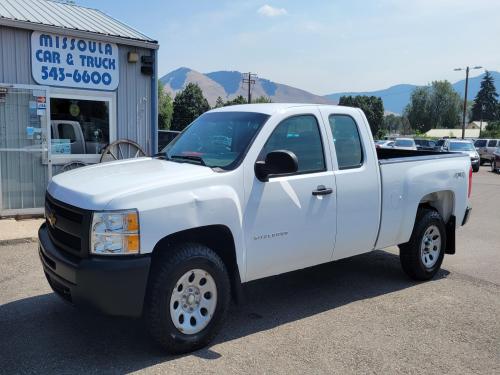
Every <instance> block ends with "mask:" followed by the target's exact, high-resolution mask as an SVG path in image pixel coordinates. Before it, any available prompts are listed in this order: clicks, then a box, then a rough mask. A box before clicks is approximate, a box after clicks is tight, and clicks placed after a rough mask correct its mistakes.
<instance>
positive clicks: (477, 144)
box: [474, 139, 486, 147]
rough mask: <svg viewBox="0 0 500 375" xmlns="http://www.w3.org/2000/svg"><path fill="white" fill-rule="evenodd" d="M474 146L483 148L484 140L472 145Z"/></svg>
mask: <svg viewBox="0 0 500 375" xmlns="http://www.w3.org/2000/svg"><path fill="white" fill-rule="evenodd" d="M474 146H476V147H485V146H486V139H478V140H477V141H476V143H474Z"/></svg>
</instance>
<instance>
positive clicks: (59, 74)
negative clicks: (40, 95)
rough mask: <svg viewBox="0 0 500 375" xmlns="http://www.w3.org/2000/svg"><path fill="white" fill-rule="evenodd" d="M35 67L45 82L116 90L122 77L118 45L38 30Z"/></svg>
mask: <svg viewBox="0 0 500 375" xmlns="http://www.w3.org/2000/svg"><path fill="white" fill-rule="evenodd" d="M31 69H32V74H33V79H34V80H35V81H36V82H37V83H39V84H41V85H48V86H62V87H76V88H85V89H93V90H109V91H112V90H115V89H116V88H117V87H118V80H119V64H118V46H117V45H116V44H114V43H107V42H100V41H93V40H89V39H81V38H74V37H69V36H63V35H57V34H47V33H41V32H38V31H34V32H33V33H32V34H31Z"/></svg>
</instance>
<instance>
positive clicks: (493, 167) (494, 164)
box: [491, 159, 497, 172]
mask: <svg viewBox="0 0 500 375" xmlns="http://www.w3.org/2000/svg"><path fill="white" fill-rule="evenodd" d="M491 171H492V172H496V171H497V161H496V159H493V161H492V162H491Z"/></svg>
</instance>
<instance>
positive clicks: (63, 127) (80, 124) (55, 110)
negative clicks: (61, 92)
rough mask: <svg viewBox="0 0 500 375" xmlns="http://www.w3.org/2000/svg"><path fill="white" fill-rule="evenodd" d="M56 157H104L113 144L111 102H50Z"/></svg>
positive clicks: (69, 100)
mask: <svg viewBox="0 0 500 375" xmlns="http://www.w3.org/2000/svg"><path fill="white" fill-rule="evenodd" d="M50 112H51V113H50V117H51V127H50V131H51V136H52V155H64V154H100V153H101V151H102V149H103V148H104V147H106V146H107V145H108V143H109V103H108V102H107V101H98V100H76V99H62V98H51V99H50Z"/></svg>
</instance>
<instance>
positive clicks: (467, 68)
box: [454, 66, 482, 139]
mask: <svg viewBox="0 0 500 375" xmlns="http://www.w3.org/2000/svg"><path fill="white" fill-rule="evenodd" d="M481 68H482V66H475V67H473V68H472V69H481ZM454 70H455V71H460V70H465V93H464V112H463V116H462V139H464V138H465V116H466V115H467V90H468V88H469V70H470V69H469V67H468V66H467V67H465V68H455V69H454Z"/></svg>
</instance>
